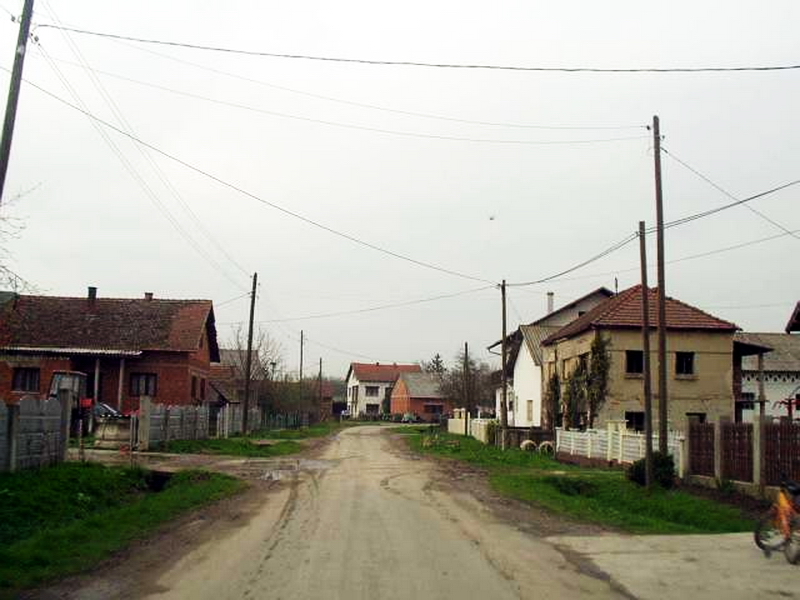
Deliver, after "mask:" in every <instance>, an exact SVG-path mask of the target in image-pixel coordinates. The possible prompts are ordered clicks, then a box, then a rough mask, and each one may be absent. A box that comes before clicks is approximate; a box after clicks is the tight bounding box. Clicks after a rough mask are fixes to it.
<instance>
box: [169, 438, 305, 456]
mask: <svg viewBox="0 0 800 600" xmlns="http://www.w3.org/2000/svg"><path fill="white" fill-rule="evenodd" d="M256 442H257V440H255V439H253V438H243V437H234V438H209V439H207V440H174V441H171V442H167V444H165V445H164V446H163V447H162V450H163V451H164V452H172V453H175V454H224V455H229V456H248V457H252V458H265V457H270V456H285V455H286V454H295V453H297V452H300V451H301V450H302V449H303V446H302V444H298V443H297V442H294V441H291V440H283V441H278V442H276V443H274V444H258V443H256Z"/></svg>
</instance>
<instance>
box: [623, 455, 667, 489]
mask: <svg viewBox="0 0 800 600" xmlns="http://www.w3.org/2000/svg"><path fill="white" fill-rule="evenodd" d="M645 471H646V467H645V460H644V459H643V458H642V459H639V460H637V461H636V462H635V463H633V464H632V465H631V466H630V467H628V472H627V476H628V479H630V480H631V481H633V482H635V483H638V484H639V485H644V484H645ZM653 483H655V484H656V485H659V486H661V487H662V488H664V489H667V490H668V489H671V488H672V487H673V486H674V485H675V461H673V459H672V455H671V454H661V452H653Z"/></svg>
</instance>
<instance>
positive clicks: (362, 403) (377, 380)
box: [345, 362, 422, 417]
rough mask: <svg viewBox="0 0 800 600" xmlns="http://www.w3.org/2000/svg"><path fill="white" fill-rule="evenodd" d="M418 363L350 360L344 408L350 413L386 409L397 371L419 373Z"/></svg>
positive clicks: (388, 405)
mask: <svg viewBox="0 0 800 600" xmlns="http://www.w3.org/2000/svg"><path fill="white" fill-rule="evenodd" d="M421 372H422V368H421V367H420V366H419V365H398V364H397V363H394V364H391V365H382V364H380V363H374V364H372V363H355V362H354V363H350V368H349V369H348V370H347V377H345V382H346V385H347V408H348V410H349V411H350V414H351V415H352V416H354V417H356V416H358V415H360V414H368V415H377V414H380V413H388V412H389V410H390V398H391V393H392V388H393V387H394V383H395V381H397V377H398V375H400V373H421Z"/></svg>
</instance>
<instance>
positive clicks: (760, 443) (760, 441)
mask: <svg viewBox="0 0 800 600" xmlns="http://www.w3.org/2000/svg"><path fill="white" fill-rule="evenodd" d="M753 483H754V484H755V485H757V486H758V491H759V492H760V493H761V494H762V495H763V492H764V417H763V416H762V415H753Z"/></svg>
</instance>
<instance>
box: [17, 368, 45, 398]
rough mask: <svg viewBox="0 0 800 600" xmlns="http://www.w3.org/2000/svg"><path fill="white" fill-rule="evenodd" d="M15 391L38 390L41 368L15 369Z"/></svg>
mask: <svg viewBox="0 0 800 600" xmlns="http://www.w3.org/2000/svg"><path fill="white" fill-rule="evenodd" d="M14 391H15V392H38V391H39V369H33V368H28V367H25V368H19V369H14Z"/></svg>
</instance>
